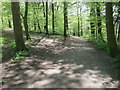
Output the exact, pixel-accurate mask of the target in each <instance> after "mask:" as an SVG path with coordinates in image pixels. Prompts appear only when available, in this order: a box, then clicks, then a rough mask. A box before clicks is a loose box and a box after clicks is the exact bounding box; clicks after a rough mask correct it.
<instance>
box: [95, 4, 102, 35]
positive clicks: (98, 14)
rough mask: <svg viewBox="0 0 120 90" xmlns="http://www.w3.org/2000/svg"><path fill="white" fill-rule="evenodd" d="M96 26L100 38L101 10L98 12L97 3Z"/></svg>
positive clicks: (98, 5)
mask: <svg viewBox="0 0 120 90" xmlns="http://www.w3.org/2000/svg"><path fill="white" fill-rule="evenodd" d="M96 11H97V26H98V35H99V36H100V37H102V21H101V14H100V13H101V10H100V4H99V3H97V8H96Z"/></svg>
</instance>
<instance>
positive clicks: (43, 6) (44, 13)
mask: <svg viewBox="0 0 120 90" xmlns="http://www.w3.org/2000/svg"><path fill="white" fill-rule="evenodd" d="M42 5H43V16H44V19H45V5H44V2H42ZM44 30H46V24H45V22H44Z"/></svg>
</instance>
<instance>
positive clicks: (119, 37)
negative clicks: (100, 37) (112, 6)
mask: <svg viewBox="0 0 120 90" xmlns="http://www.w3.org/2000/svg"><path fill="white" fill-rule="evenodd" d="M117 41H118V42H120V24H119V29H118V37H117Z"/></svg>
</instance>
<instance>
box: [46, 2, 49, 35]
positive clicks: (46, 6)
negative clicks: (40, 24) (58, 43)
mask: <svg viewBox="0 0 120 90" xmlns="http://www.w3.org/2000/svg"><path fill="white" fill-rule="evenodd" d="M48 33H49V32H48V1H46V34H48Z"/></svg>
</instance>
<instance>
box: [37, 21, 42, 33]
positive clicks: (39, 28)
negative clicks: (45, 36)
mask: <svg viewBox="0 0 120 90" xmlns="http://www.w3.org/2000/svg"><path fill="white" fill-rule="evenodd" d="M37 23H38V30H39V31H40V33H42V31H41V27H40V23H39V20H38V19H37Z"/></svg>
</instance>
